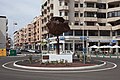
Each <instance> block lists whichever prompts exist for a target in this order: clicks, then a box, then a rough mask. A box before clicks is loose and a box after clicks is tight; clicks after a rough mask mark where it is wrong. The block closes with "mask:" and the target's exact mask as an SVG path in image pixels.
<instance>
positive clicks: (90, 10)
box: [84, 7, 98, 12]
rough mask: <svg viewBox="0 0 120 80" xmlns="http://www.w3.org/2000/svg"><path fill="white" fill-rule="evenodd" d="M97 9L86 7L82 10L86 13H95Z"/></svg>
mask: <svg viewBox="0 0 120 80" xmlns="http://www.w3.org/2000/svg"><path fill="white" fill-rule="evenodd" d="M97 10H98V9H97V8H89V7H86V8H85V9H84V11H86V12H97Z"/></svg>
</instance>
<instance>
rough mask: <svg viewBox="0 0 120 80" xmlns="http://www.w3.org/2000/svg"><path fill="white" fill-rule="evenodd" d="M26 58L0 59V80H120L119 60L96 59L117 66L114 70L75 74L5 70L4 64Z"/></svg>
mask: <svg viewBox="0 0 120 80" xmlns="http://www.w3.org/2000/svg"><path fill="white" fill-rule="evenodd" d="M25 58H26V57H0V80H120V59H108V58H104V59H103V58H98V59H99V60H104V61H109V62H113V63H115V64H117V67H116V68H115V69H111V70H105V71H95V72H77V73H47V72H45V73H43V72H23V71H14V70H9V69H5V68H3V67H2V65H3V64H4V63H6V62H10V61H16V60H21V59H25Z"/></svg>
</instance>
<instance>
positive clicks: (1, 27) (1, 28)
mask: <svg viewBox="0 0 120 80" xmlns="http://www.w3.org/2000/svg"><path fill="white" fill-rule="evenodd" d="M6 21H7V20H6V18H2V17H0V49H1V48H6Z"/></svg>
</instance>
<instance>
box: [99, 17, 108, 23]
mask: <svg viewBox="0 0 120 80" xmlns="http://www.w3.org/2000/svg"><path fill="white" fill-rule="evenodd" d="M97 21H98V22H99V23H105V22H106V21H107V19H104V18H98V19H97Z"/></svg>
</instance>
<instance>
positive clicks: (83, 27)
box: [82, 22, 85, 64]
mask: <svg viewBox="0 0 120 80" xmlns="http://www.w3.org/2000/svg"><path fill="white" fill-rule="evenodd" d="M84 27H85V23H84V22H83V31H82V32H83V33H82V35H83V39H82V40H83V56H84V59H83V63H84V64H85V44H84V40H85V35H84Z"/></svg>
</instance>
